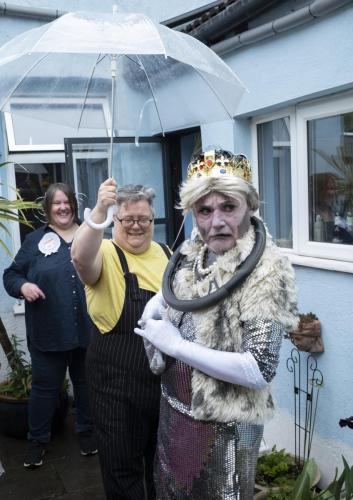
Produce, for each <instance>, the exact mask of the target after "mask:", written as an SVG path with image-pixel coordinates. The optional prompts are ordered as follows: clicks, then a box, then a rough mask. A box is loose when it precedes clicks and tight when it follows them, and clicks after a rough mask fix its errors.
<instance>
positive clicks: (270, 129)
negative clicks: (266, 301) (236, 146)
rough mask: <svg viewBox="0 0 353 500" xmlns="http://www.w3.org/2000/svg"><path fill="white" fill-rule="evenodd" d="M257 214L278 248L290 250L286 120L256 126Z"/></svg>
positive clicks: (288, 153)
mask: <svg viewBox="0 0 353 500" xmlns="http://www.w3.org/2000/svg"><path fill="white" fill-rule="evenodd" d="M257 138H258V158H259V192H260V193H259V194H260V200H261V206H260V214H261V216H262V218H263V219H264V221H265V222H266V224H267V226H268V228H269V230H270V233H271V234H272V236H273V239H274V240H275V242H276V243H277V245H278V246H281V247H285V248H291V247H292V246H293V239H292V195H291V145H290V128H289V117H285V118H280V119H277V120H273V121H270V122H266V123H262V124H259V125H258V126H257Z"/></svg>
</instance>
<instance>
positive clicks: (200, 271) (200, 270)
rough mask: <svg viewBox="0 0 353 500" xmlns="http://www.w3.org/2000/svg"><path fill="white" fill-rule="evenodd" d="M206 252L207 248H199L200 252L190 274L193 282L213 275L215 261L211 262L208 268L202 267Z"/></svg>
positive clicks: (204, 246)
mask: <svg viewBox="0 0 353 500" xmlns="http://www.w3.org/2000/svg"><path fill="white" fill-rule="evenodd" d="M206 252H207V246H206V245H203V246H202V247H201V248H200V251H199V253H198V255H197V257H196V259H195V262H194V265H193V269H192V274H193V282H194V283H196V281H197V280H198V278H199V277H202V278H203V277H205V276H207V275H211V274H212V273H214V271H215V268H216V264H217V261H216V260H215V261H214V262H212V264H211V265H210V266H208V267H203V265H204V262H205V255H206Z"/></svg>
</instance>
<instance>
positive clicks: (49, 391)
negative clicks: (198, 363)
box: [28, 345, 92, 443]
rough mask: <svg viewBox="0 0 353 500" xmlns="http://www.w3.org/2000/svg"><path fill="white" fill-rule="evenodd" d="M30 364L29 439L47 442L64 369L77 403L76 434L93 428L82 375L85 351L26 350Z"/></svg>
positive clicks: (85, 385) (84, 377)
mask: <svg viewBox="0 0 353 500" xmlns="http://www.w3.org/2000/svg"><path fill="white" fill-rule="evenodd" d="M29 351H30V355H31V361H32V389H31V393H30V397H29V407H28V428H29V432H28V439H30V440H32V439H35V440H37V441H40V442H43V443H47V442H48V441H49V440H50V431H51V421H52V418H53V414H54V411H55V406H56V402H57V399H58V395H59V392H60V390H61V388H62V385H63V382H64V379H65V375H66V370H67V368H69V375H70V379H71V382H72V386H73V390H74V398H75V404H76V426H75V430H76V432H82V431H88V430H91V429H92V421H91V417H90V411H89V402H88V389H87V382H86V373H85V357H86V349H82V348H80V347H78V348H76V349H73V350H70V351H45V352H44V351H39V350H38V349H36V348H35V347H34V346H33V345H30V348H29Z"/></svg>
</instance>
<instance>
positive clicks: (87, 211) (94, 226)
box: [83, 205, 118, 230]
mask: <svg viewBox="0 0 353 500" xmlns="http://www.w3.org/2000/svg"><path fill="white" fill-rule="evenodd" d="M117 209H118V207H117V205H110V206H109V207H108V210H107V218H106V219H105V221H104V222H101V223H100V224H97V223H96V222H93V220H92V219H91V210H90V209H89V208H85V210H84V212H83V218H84V219H85V222H86V224H87V225H88V226H89V227H91V228H92V229H97V230H99V229H104V228H106V227H109V226H110V224H111V223H112V222H113V216H114V214H115V213H116V212H117Z"/></svg>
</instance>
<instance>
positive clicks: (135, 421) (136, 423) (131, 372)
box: [86, 245, 169, 500]
mask: <svg viewBox="0 0 353 500" xmlns="http://www.w3.org/2000/svg"><path fill="white" fill-rule="evenodd" d="M114 246H115V248H116V251H117V253H118V256H119V259H120V263H121V267H122V270H123V272H124V276H125V283H126V292H125V302H124V307H123V310H122V313H121V316H120V319H119V321H118V323H117V324H116V326H115V327H114V328H113V330H112V331H111V332H109V333H105V334H101V333H100V332H99V331H98V329H97V328H95V332H94V334H93V338H92V341H91V343H90V346H89V348H88V352H87V357H86V360H87V361H86V368H87V378H88V383H89V389H90V404H91V412H92V417H93V420H94V423H95V426H96V433H97V441H98V450H99V458H100V464H101V470H102V475H103V483H104V488H105V493H106V498H107V500H133V499H134V500H143V499H145V498H147V499H148V500H151V499H154V498H155V489H154V485H153V459H154V454H155V448H156V438H157V428H158V416H159V399H160V378H159V377H158V376H156V375H154V374H153V373H152V372H151V370H150V368H149V364H148V360H147V357H146V354H145V349H144V345H143V340H142V338H141V337H140V336H139V335H136V334H135V333H134V331H133V329H134V327H135V326H136V325H137V321H138V320H139V319H140V317H141V315H142V312H143V309H144V306H145V304H146V302H147V301H148V300H149V299H150V298H151V297H152V296H153V295H154V293H153V292H151V291H148V290H143V289H141V288H139V287H138V281H137V277H136V275H135V274H133V273H130V272H129V269H128V265H127V261H126V258H125V256H124V253H123V252H122V250H121V249H120V248H118V247H117V246H116V245H114ZM162 247H163V249H164V251H165V253H166V254H167V253H168V250H167V249H165V248H164V246H163V245H162ZM168 257H169V253H168Z"/></svg>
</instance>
